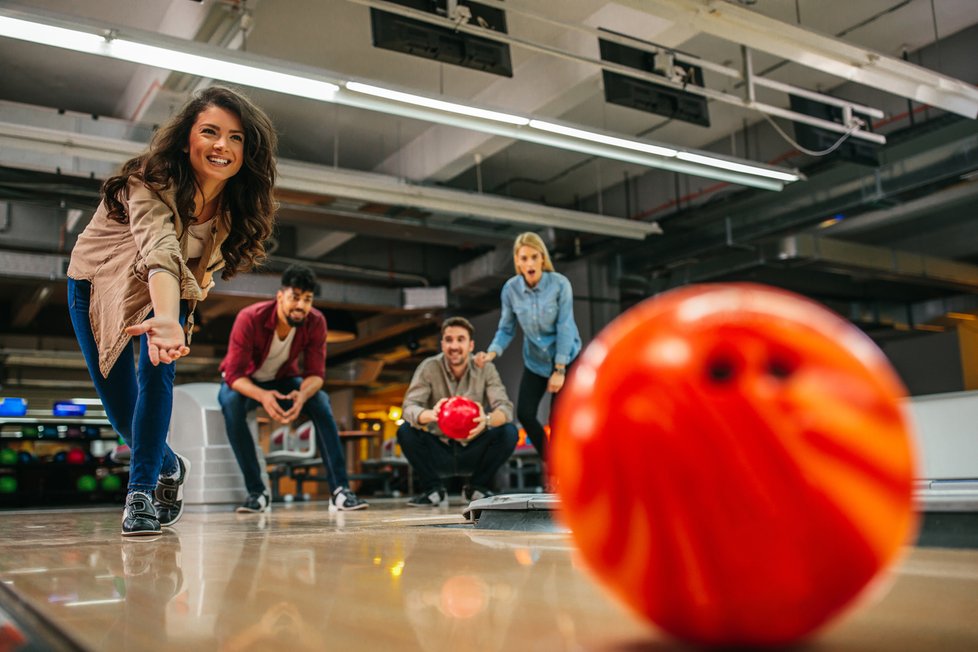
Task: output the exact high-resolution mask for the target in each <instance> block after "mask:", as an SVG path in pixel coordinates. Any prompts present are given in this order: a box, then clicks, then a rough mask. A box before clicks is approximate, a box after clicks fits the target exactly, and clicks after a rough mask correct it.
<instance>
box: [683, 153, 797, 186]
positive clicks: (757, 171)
mask: <svg viewBox="0 0 978 652" xmlns="http://www.w3.org/2000/svg"><path fill="white" fill-rule="evenodd" d="M676 158H678V159H681V160H683V161H689V162H690V163H699V164H700V165H709V166H710V167H714V168H720V169H722V170H730V171H732V172H740V173H743V174H753V175H755V176H759V177H768V178H769V179H777V180H779V181H787V182H791V181H798V175H797V174H791V173H789V172H782V171H780V170H772V169H769V168H762V167H757V166H754V165H745V164H744V163H735V162H734V161H728V160H726V159H722V158H714V157H712V156H703V155H702V154H694V153H692V152H679V154H677V155H676Z"/></svg>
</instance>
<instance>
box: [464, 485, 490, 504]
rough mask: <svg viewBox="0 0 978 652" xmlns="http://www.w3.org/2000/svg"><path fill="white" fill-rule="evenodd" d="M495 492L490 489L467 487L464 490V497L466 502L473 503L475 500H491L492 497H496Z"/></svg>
mask: <svg viewBox="0 0 978 652" xmlns="http://www.w3.org/2000/svg"><path fill="white" fill-rule="evenodd" d="M495 495H496V494H495V492H492V491H489V490H488V489H485V488H482V487H473V486H470V485H466V486H465V487H464V488H463V489H462V497H463V498H465V502H467V503H471V502H472V501H473V500H479V499H480V498H489V497H490V496H495Z"/></svg>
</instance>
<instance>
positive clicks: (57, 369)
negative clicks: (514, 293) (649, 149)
mask: <svg viewBox="0 0 978 652" xmlns="http://www.w3.org/2000/svg"><path fill="white" fill-rule="evenodd" d="M433 4H437V3H433ZM421 5H424V3H419V6H421ZM441 5H445V3H444V2H442V3H441ZM486 5H487V6H491V7H493V8H497V9H501V10H502V11H504V12H506V28H507V38H509V39H510V43H509V52H510V56H511V63H512V71H513V74H512V77H507V76H503V75H495V74H490V73H487V72H482V71H478V70H473V69H469V68H464V67H460V66H454V65H448V64H443V63H439V62H437V61H433V60H428V59H424V58H419V57H414V56H410V55H407V54H403V53H400V52H394V51H391V50H387V49H381V48H377V47H374V46H373V45H372V34H371V10H373V9H377V8H383V7H384V6H385V2H384V1H383V0H329V1H325V0H248V1H247V2H245V1H243V0H242V1H236V0H220V1H218V0H204V1H203V2H193V1H191V0H171V1H169V2H139V3H132V2H123V1H122V0H90V1H87V2H85V3H76V2H70V1H69V0H32V1H31V0H21V1H20V2H18V3H12V2H4V3H3V5H2V7H0V8H15V9H17V10H21V11H23V12H26V13H28V14H36V15H39V16H47V17H53V18H56V19H57V20H60V21H62V23H63V24H65V25H69V26H70V25H71V24H72V22H75V23H77V24H78V25H82V24H90V23H93V22H95V23H106V24H109V23H111V24H116V25H119V26H120V27H121V28H127V29H132V30H139V31H142V32H154V33H158V34H161V35H163V36H165V37H166V38H171V37H176V38H180V39H190V40H192V41H193V42H194V43H196V44H197V45H199V46H201V47H211V46H214V47H221V48H225V49H226V50H227V51H229V52H232V53H234V55H235V56H239V57H249V56H254V57H257V58H262V57H265V58H273V59H276V60H279V61H284V62H287V63H288V64H289V65H292V66H294V68H295V71H296V72H297V73H300V72H302V73H304V72H308V71H331V73H335V74H338V75H341V76H343V77H344V78H345V79H351V80H368V81H371V82H373V83H375V84H377V85H380V86H384V87H389V88H396V89H400V90H402V91H406V92H409V93H415V94H418V95H421V96H425V97H437V98H443V99H445V100H447V101H451V102H456V103H461V104H466V105H472V106H480V107H489V108H493V109H498V110H500V111H506V112H511V113H514V114H518V115H521V116H522V115H526V116H530V117H532V118H535V119H536V120H537V121H538V122H539V121H552V122H554V123H559V124H566V125H574V126H576V127H580V128H583V129H586V130H593V131H594V132H597V133H601V134H611V135H613V136H615V137H619V138H624V139H631V140H638V141H648V142H654V143H658V144H662V145H666V146H674V147H676V148H684V149H692V150H697V151H701V152H709V153H715V154H717V155H718V156H722V157H728V158H732V159H736V160H738V161H743V162H746V163H751V162H753V163H756V164H760V165H765V166H772V167H774V168H777V169H787V170H799V171H800V172H801V173H802V179H801V180H799V181H796V182H793V183H788V184H786V185H785V187H784V189H783V190H781V191H772V190H763V189H754V188H749V187H746V186H744V185H740V184H737V183H726V182H724V181H720V180H717V179H707V178H702V177H699V176H695V175H692V174H683V173H677V172H674V171H670V170H657V169H654V168H650V167H647V166H645V165H643V164H641V163H639V162H634V161H622V160H616V159H614V158H608V157H606V156H601V155H597V154H595V153H593V152H590V151H571V150H569V149H566V148H562V147H559V146H550V145H548V144H544V143H541V142H528V141H526V140H520V139H518V138H512V137H508V136H506V135H500V133H487V132H486V131H477V130H472V129H466V128H462V127H459V126H452V125H446V124H435V123H433V122H431V121H426V120H423V119H414V118H410V117H403V115H391V114H388V113H383V112H378V111H372V110H366V109H364V108H362V107H357V106H345V105H341V104H336V103H324V102H318V101H315V100H311V99H307V98H302V97H296V96H290V95H285V94H281V93H276V92H273V91H269V90H261V89H247V90H248V92H249V94H250V95H251V96H252V97H253V98H254V99H255V100H256V101H257V102H258V103H259V104H261V105H262V106H263V107H265V108H266V109H267V111H268V112H269V113H270V114H271V116H272V117H273V119H274V121H275V124H276V126H277V128H278V130H279V133H280V139H281V147H280V158H281V159H282V163H283V166H282V167H283V169H282V174H281V177H282V184H281V185H280V188H279V200H280V202H281V205H282V210H281V213H280V225H279V228H278V230H277V232H276V234H275V238H274V240H273V242H272V243H271V249H272V250H273V255H272V266H271V267H270V269H269V272H270V273H274V271H275V270H276V269H280V268H281V267H282V266H284V265H285V264H287V263H288V262H293V261H296V260H302V261H307V262H310V263H312V264H313V266H314V268H315V269H316V271H317V273H318V274H319V275H320V276H321V278H322V279H323V280H324V283H325V288H326V292H325V293H324V297H323V300H322V302H321V304H320V305H321V307H323V308H324V309H328V310H332V311H344V313H345V314H348V315H352V317H353V318H354V319H355V320H356V322H357V324H358V327H359V333H360V337H358V338H357V340H354V341H353V342H350V343H344V344H339V345H333V344H331V345H330V357H331V360H332V361H333V363H334V364H335V365H337V366H341V365H342V368H343V374H344V378H346V379H347V382H348V383H350V384H357V383H362V384H369V383H375V382H379V381H383V380H384V379H385V378H386V379H387V380H402V379H403V378H402V377H403V376H404V375H405V374H406V373H409V370H410V369H412V368H413V366H414V364H416V362H417V360H418V358H419V356H422V355H426V354H428V353H430V352H431V351H432V350H434V348H435V343H434V342H433V340H432V333H433V332H434V328H435V324H437V321H438V319H439V318H440V315H441V314H443V311H442V310H441V309H439V305H440V303H441V302H442V301H447V303H448V310H450V311H452V312H455V313H462V314H469V315H477V314H481V313H483V312H485V311H487V310H491V309H492V308H493V307H494V306H495V305H496V303H497V301H498V288H499V285H500V284H501V282H502V280H503V279H504V278H505V277H506V276H507V275H508V274H509V273H510V267H509V263H508V261H507V258H508V254H507V250H508V247H509V243H511V242H512V238H513V237H514V235H516V234H517V233H519V232H521V231H523V230H526V229H527V228H533V229H538V230H541V231H542V232H543V233H544V234H545V235H546V236H547V238H548V241H549V242H550V243H551V244H552V246H553V251H554V254H555V255H554V257H555V259H556V261H557V264H558V266H563V267H564V268H566V267H567V266H569V265H574V264H581V263H580V261H587V262H586V263H585V264H586V265H588V266H589V267H590V268H592V269H593V268H600V269H604V270H611V271H610V273H609V277H610V278H611V279H612V281H611V283H612V284H613V285H614V292H613V294H615V295H616V296H617V297H620V305H621V308H625V307H628V306H629V305H632V304H634V303H636V302H637V301H639V300H641V299H642V298H644V297H646V296H650V295H652V294H654V293H656V292H659V291H661V290H664V289H668V288H670V287H675V286H679V285H684V284H687V283H692V282H702V281H717V280H742V279H749V280H756V281H761V282H767V283H772V284H775V285H779V286H782V287H787V288H789V289H794V290H796V291H799V292H802V293H804V294H807V295H809V296H812V297H814V298H816V299H819V300H821V301H823V302H825V303H827V304H828V305H830V307H833V308H835V309H836V310H838V311H840V312H841V313H842V314H843V315H845V316H847V317H849V318H851V319H853V320H854V321H856V322H857V323H860V325H862V326H863V327H864V328H866V329H867V330H868V331H870V332H871V334H873V335H874V336H876V337H879V338H886V337H893V336H896V335H900V336H906V334H907V333H911V334H912V333H914V332H929V330H935V329H943V328H946V327H948V326H951V325H953V324H954V323H955V320H956V319H968V318H973V317H974V315H975V314H976V313H978V299H975V293H976V290H978V220H974V219H973V216H974V209H973V208H972V207H973V206H974V205H975V195H976V194H978V170H976V168H978V129H976V122H975V120H974V115H973V114H972V115H971V116H970V117H966V115H967V114H968V112H969V111H970V110H971V109H970V108H969V106H965V108H963V109H961V110H943V109H936V108H933V107H931V106H928V105H927V104H925V103H923V99H922V98H928V97H930V98H933V100H932V101H933V103H934V104H941V102H943V101H944V98H943V94H947V93H951V92H952V91H956V89H960V88H963V91H961V93H962V94H963V97H965V100H967V98H969V97H972V98H973V97H976V96H978V95H975V91H974V86H973V84H974V82H975V81H976V79H978V74H976V72H975V70H974V66H973V65H972V62H973V52H974V47H975V44H976V41H978V11H975V7H974V3H973V2H972V0H933V1H931V0H861V1H860V2H858V3H852V2H843V1H841V0H832V1H831V2H826V1H825V0H796V1H789V0H738V1H733V0H731V1H729V2H725V1H723V0H649V1H639V0H619V2H604V1H601V0H562V1H561V2H560V3H534V2H529V0H519V1H515V0H514V1H511V2H497V1H496V0H486ZM558 6H559V12H555V11H553V10H554V9H555V8H556V7H558ZM548 11H550V12H551V13H547V12H548ZM752 18H753V20H751V19H752ZM722 20H726V21H727V22H722ZM737 20H740V22H739V23H738V22H737ZM772 21H780V24H781V25H783V26H784V32H785V33H787V34H790V35H791V36H792V38H790V39H785V38H780V39H779V34H778V31H779V30H778V29H776V27H777V25H778V23H775V22H772ZM772 26H773V27H772ZM598 30H603V31H604V32H605V33H607V34H624V35H626V36H634V37H639V38H640V39H642V40H643V41H645V42H647V43H649V44H655V46H658V47H661V48H663V49H664V50H668V51H670V52H672V51H674V52H675V53H676V54H677V57H681V56H682V55H686V56H688V57H692V58H695V59H696V60H698V61H701V62H703V64H704V69H703V80H704V87H706V88H708V89H709V90H710V91H711V92H714V93H717V94H720V93H722V94H725V95H726V96H741V97H742V96H744V95H745V93H746V92H747V91H746V89H745V87H744V85H743V83H742V82H740V81H738V80H737V79H735V78H733V77H730V76H728V75H725V74H720V73H719V72H717V71H718V70H720V69H727V70H731V69H732V70H743V69H744V66H745V62H747V61H748V60H747V59H745V56H747V55H745V53H749V64H750V67H751V74H753V75H756V76H759V77H763V78H764V79H766V80H770V83H771V84H772V85H773V86H777V85H778V84H781V85H785V84H787V85H790V86H791V87H794V88H800V89H805V90H808V91H811V92H813V93H824V94H829V95H832V96H835V97H839V98H842V99H844V100H846V101H848V102H851V103H854V104H856V105H858V106H866V107H872V108H874V109H879V110H880V111H881V112H882V114H883V116H884V117H882V118H874V119H873V120H872V128H873V131H874V132H876V133H878V134H882V135H884V136H885V139H886V141H887V142H886V144H885V145H883V146H881V147H879V148H872V147H870V148H868V149H867V148H862V149H860V148H858V147H853V148H851V150H850V151H848V152H847V154H846V156H845V157H839V156H836V157H823V158H817V157H813V156H809V155H805V154H801V153H799V152H798V151H797V150H796V149H795V148H794V147H793V146H792V145H791V144H789V143H788V142H787V141H786V140H785V139H784V138H782V137H781V136H780V135H779V134H778V133H777V132H776V130H775V126H773V125H772V122H773V123H774V125H776V126H777V127H778V128H780V129H782V130H784V131H785V132H787V135H789V136H795V137H797V136H796V132H794V131H793V129H792V125H791V123H790V122H789V121H788V120H786V119H783V118H779V117H777V115H774V116H772V115H767V114H765V113H761V112H759V111H754V110H748V109H745V108H742V107H740V106H737V105H736V104H731V103H729V102H725V101H718V100H715V99H711V100H708V101H707V103H706V105H707V107H708V111H709V126H705V125H704V124H694V123H692V122H685V121H682V120H678V119H671V118H669V117H665V116H661V115H656V114H653V113H647V112H644V111H639V110H636V109H633V108H627V107H624V106H619V105H617V104H613V103H610V102H608V101H606V99H605V92H604V91H605V89H604V84H605V83H606V81H605V78H604V77H603V76H602V70H601V66H600V62H599V61H597V59H598V58H599V54H598V49H599V48H598V43H597V40H598V37H597V36H596V35H595V34H596V33H597V31H598ZM796 30H797V31H796ZM721 37H722V38H721ZM609 38H612V37H609ZM826 43H829V44H835V47H834V50H837V51H839V52H843V51H845V52H849V50H852V51H853V52H856V53H864V52H866V51H869V52H870V55H867V56H868V59H867V61H868V62H869V63H868V64H867V65H866V66H865V68H864V69H860V68H859V67H855V68H853V69H851V70H848V71H847V70H843V69H842V68H840V65H841V64H839V63H838V62H837V61H835V60H834V59H833V56H834V55H835V54H836V53H835V52H833V51H832V48H829V49H828V50H826V49H825V44H826ZM650 47H653V46H651V45H650ZM872 52H878V53H880V54H881V55H883V58H882V59H880V60H875V59H873V56H874V55H872V54H871V53H872ZM0 59H2V61H3V65H2V66H0V297H2V298H0V341H2V346H0V362H2V370H3V377H2V378H0V382H5V383H6V384H8V385H9V384H11V383H12V382H13V383H16V382H18V380H20V381H25V382H30V381H32V380H33V381H36V385H37V386H39V387H40V386H45V384H48V385H50V384H53V383H57V382H58V381H59V380H62V381H63V380H64V379H65V378H71V377H74V376H75V375H77V376H78V377H79V378H81V377H82V374H83V373H84V370H83V366H82V365H81V359H80V357H78V356H77V353H76V352H75V350H74V347H73V346H72V344H73V342H72V340H71V339H70V337H71V333H70V329H69V326H68V324H67V319H66V318H65V302H66V299H65V289H64V281H63V279H64V262H65V260H66V256H67V253H68V252H69V250H70V245H71V243H72V242H73V239H74V237H75V236H76V235H77V233H78V232H80V230H81V229H82V228H83V227H84V225H85V223H86V222H87V220H88V218H89V217H90V215H91V213H92V209H93V208H94V206H95V204H96V203H97V191H98V184H99V180H100V179H101V178H102V177H104V176H105V175H106V174H109V173H110V172H111V169H112V168H113V166H115V165H116V164H117V163H118V161H119V160H123V159H124V158H125V157H127V156H131V155H132V154H133V153H135V151H138V149H139V143H141V142H146V140H147V139H148V138H149V136H150V134H151V128H152V125H153V124H158V123H159V122H161V121H163V120H165V119H166V117H167V116H168V115H169V113H170V112H171V111H172V110H173V108H174V107H175V106H177V105H179V104H181V103H182V101H183V99H184V98H185V97H186V94H187V93H188V92H190V91H191V90H192V89H194V88H195V87H197V86H198V85H199V84H200V83H201V82H202V80H201V79H200V78H199V77H193V76H190V75H188V74H184V73H177V72H170V71H165V70H161V69H157V68H150V67H147V66H142V65H138V64H134V63H129V62H125V61H117V60H112V59H107V58H100V57H95V56H93V55H89V54H82V53H79V52H71V51H68V50H64V49H56V48H53V47H50V46H47V45H41V44H37V43H29V42H24V41H21V40H17V39H14V38H7V37H0ZM806 61H808V62H810V63H811V62H815V63H813V64H812V65H813V66H814V67H811V66H808V65H803V63H801V62H806ZM907 63H909V64H914V65H917V66H919V70H918V71H917V72H916V73H915V75H917V76H916V77H915V81H914V83H913V84H910V85H909V86H912V88H910V87H909V86H908V85H904V86H900V84H899V83H897V82H896V81H893V79H889V78H884V77H883V76H880V75H882V73H879V75H877V73H878V72H879V71H880V70H881V69H883V70H897V69H900V66H902V65H904V64H907ZM900 70H902V69H900ZM903 72H905V70H904V71H903ZM833 73H834V74H833ZM874 75H877V76H874ZM847 78H848V79H849V80H851V81H847ZM881 88H882V89H886V90H880V89H881ZM902 89H906V90H902ZM758 93H759V95H758V97H757V98H756V99H757V100H758V101H760V102H764V103H767V104H770V105H776V108H779V109H780V110H787V109H788V108H789V107H788V98H787V95H786V94H784V93H775V92H773V91H772V90H771V88H761V89H759V90H758ZM901 93H902V94H901ZM939 96H941V97H939ZM964 104H965V105H968V102H967V101H964ZM548 124H549V123H548ZM26 138H30V141H29V142H31V143H32V145H31V147H30V148H24V146H23V142H25V139H26ZM856 140H857V139H853V140H852V141H851V142H856ZM859 142H863V141H859ZM867 157H868V159H870V160H867ZM873 157H875V158H876V160H875V161H872V160H871V159H872V158H873ZM619 226H620V227H621V228H622V229H623V230H622V231H618V230H617V229H618V227H619ZM605 227H606V228H605ZM626 227H628V228H632V229H633V230H634V229H635V228H637V229H639V231H633V232H628V233H626V231H625V230H624V229H626ZM441 288H446V290H447V292H444V293H442V294H439V292H440V289H441ZM273 289H274V283H273V282H272V281H270V280H269V279H268V278H264V277H261V276H257V277H253V278H248V279H242V280H239V281H237V283H236V284H234V285H229V286H228V287H226V288H223V289H222V288H218V289H217V291H216V292H215V293H214V296H213V297H212V300H210V301H208V302H207V305H206V306H205V307H204V308H203V309H202V314H201V317H202V319H201V322H202V323H203V326H204V330H203V331H202V333H201V334H200V338H199V339H198V340H197V342H198V347H197V350H196V351H195V358H196V359H195V360H194V359H191V360H188V361H187V362H188V363H190V364H189V365H186V366H185V368H184V372H185V373H190V374H194V373H199V374H201V375H202V376H206V374H207V373H209V370H210V369H211V367H212V366H213V364H214V363H215V362H216V360H219V358H220V356H221V354H222V341H221V340H222V338H225V337H226V334H227V330H228V329H229V326H230V322H231V320H233V317H234V315H235V314H236V313H237V311H238V310H240V309H241V307H242V306H244V305H247V303H250V302H251V301H254V300H256V298H257V297H259V296H262V295H263V294H266V293H269V294H270V290H273ZM577 289H578V294H580V295H581V296H585V297H586V296H589V295H593V294H594V292H593V288H577ZM442 296H444V297H445V298H444V299H441V298H439V297H442ZM597 298H598V299H600V298H601V297H597ZM426 307H427V308H432V309H430V310H429V309H426ZM955 315H957V316H958V317H955ZM378 360H380V361H383V365H379V366H381V367H383V368H384V371H383V372H382V373H380V376H379V378H378V377H377V373H373V372H372V371H371V370H373V371H376V369H377V368H378V365H376V364H371V363H372V362H376V361H378ZM384 374H387V375H386V376H385V375H384Z"/></svg>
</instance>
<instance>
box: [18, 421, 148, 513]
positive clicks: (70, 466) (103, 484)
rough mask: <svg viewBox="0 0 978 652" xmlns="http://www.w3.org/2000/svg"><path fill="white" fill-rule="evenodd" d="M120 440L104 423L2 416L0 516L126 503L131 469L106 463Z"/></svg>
mask: <svg viewBox="0 0 978 652" xmlns="http://www.w3.org/2000/svg"><path fill="white" fill-rule="evenodd" d="M117 440H118V435H117V434H116V433H115V431H114V430H113V429H112V426H111V425H110V424H109V422H108V421H107V420H106V419H104V418H102V419H100V418H94V417H56V416H51V415H50V414H48V415H32V414H30V412H28V413H27V414H26V415H24V416H18V417H6V416H0V510H2V509H25V508H37V507H66V506H76V505H91V504H118V503H122V502H123V500H124V499H125V487H126V485H127V484H128V481H129V469H128V467H127V466H123V465H119V464H116V463H114V462H112V461H111V460H110V459H109V457H108V451H109V450H111V448H112V447H113V445H114V444H115V442H116V441H117ZM110 476H116V477H115V478H114V479H113V478H110ZM107 478H109V479H108V480H106V479H107Z"/></svg>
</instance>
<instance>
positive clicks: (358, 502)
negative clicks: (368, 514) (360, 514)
mask: <svg viewBox="0 0 978 652" xmlns="http://www.w3.org/2000/svg"><path fill="white" fill-rule="evenodd" d="M369 506H370V505H369V504H368V503H367V501H365V500H363V499H361V498H358V497H357V495H356V494H355V493H353V492H352V491H350V490H349V489H347V488H346V487H340V488H339V489H337V490H336V491H334V492H333V495H332V496H331V497H330V499H329V511H331V512H349V511H352V510H354V509H366V508H367V507H369Z"/></svg>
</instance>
